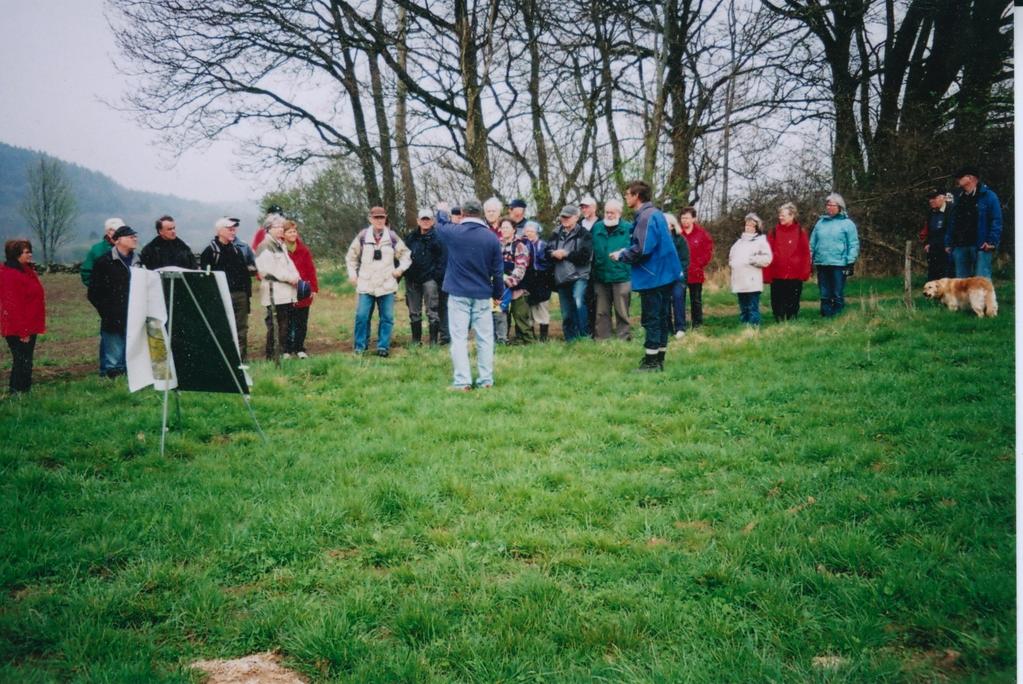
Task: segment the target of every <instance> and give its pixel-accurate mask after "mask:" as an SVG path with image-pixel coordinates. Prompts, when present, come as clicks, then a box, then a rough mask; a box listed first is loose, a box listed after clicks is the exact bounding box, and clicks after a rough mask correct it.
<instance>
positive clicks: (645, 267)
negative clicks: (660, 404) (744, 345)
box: [610, 180, 682, 371]
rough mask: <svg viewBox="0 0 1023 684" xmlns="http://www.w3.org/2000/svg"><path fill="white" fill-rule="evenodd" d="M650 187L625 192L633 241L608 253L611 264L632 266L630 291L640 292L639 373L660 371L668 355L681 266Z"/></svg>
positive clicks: (631, 186) (635, 184)
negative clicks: (674, 288) (633, 223)
mask: <svg viewBox="0 0 1023 684" xmlns="http://www.w3.org/2000/svg"><path fill="white" fill-rule="evenodd" d="M650 196H651V194H650V186H649V185H647V184H646V183H645V182H644V181H638V180H637V181H632V182H631V183H629V185H628V187H627V188H626V189H625V203H626V204H628V205H629V208H631V209H633V210H635V212H636V226H635V228H633V230H632V240H631V243H630V244H629V246H628V247H627V248H625V249H621V250H618V251H617V252H612V253H611V255H610V256H611V259H613V260H614V261H623V262H625V263H627V264H631V265H632V277H631V280H632V289H633V290H635V291H636V292H639V305H640V324H641V325H642V326H643V331H644V332H645V333H646V340H645V341H644V342H643V347H644V354H643V361H642V362H641V363H640V364H639V368H638V370H640V371H663V370H664V354H665V352H667V351H668V327H669V320H670V316H671V290H672V286H673V285H674V284H675V281H676V280H678V274H679V273H680V272H681V271H682V263H681V262H680V261H679V260H678V250H676V249H675V243H674V242H672V240H671V234H670V233H669V232H668V221H667V219H665V218H664V214H663V213H661V210H660V209H658V208H657V207H655V206H654V205H653V203H652V202H651V201H650Z"/></svg>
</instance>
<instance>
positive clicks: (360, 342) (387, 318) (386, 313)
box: [355, 292, 394, 352]
mask: <svg viewBox="0 0 1023 684" xmlns="http://www.w3.org/2000/svg"><path fill="white" fill-rule="evenodd" d="M374 304H376V305H377V306H378V307H380V325H379V326H378V327H377V349H389V348H390V346H391V330H393V329H394V294H393V293H392V294H386V295H381V296H380V297H374V296H373V295H371V294H365V293H364V292H360V293H359V302H358V304H357V306H356V308H355V351H357V352H364V351H366V347H367V346H368V345H369V323H370V319H371V318H372V317H373V305H374Z"/></svg>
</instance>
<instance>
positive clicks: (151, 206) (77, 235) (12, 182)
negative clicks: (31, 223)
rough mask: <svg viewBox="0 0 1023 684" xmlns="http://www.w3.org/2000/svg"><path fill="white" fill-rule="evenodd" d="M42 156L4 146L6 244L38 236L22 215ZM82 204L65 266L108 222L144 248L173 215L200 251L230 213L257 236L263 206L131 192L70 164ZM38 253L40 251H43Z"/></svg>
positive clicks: (0, 166)
mask: <svg viewBox="0 0 1023 684" xmlns="http://www.w3.org/2000/svg"><path fill="white" fill-rule="evenodd" d="M40 156H47V157H51V158H53V157H52V155H45V154H44V153H42V152H36V151H34V150H27V149H24V148H21V147H13V146H11V145H5V144H4V143H0V239H3V240H7V239H10V238H12V237H27V238H29V239H33V238H34V237H35V236H34V235H32V234H31V231H30V230H29V229H28V228H27V227H26V226H25V220H24V219H23V218H22V217H21V214H20V212H19V210H18V207H19V205H20V204H21V201H22V198H23V197H24V196H25V192H26V190H27V189H28V174H27V171H28V168H29V167H30V166H31V165H32V164H34V163H36V162H37V160H38V159H39V157H40ZM58 161H61V163H63V164H64V167H65V169H66V171H67V174H68V177H69V178H70V180H71V184H72V187H73V188H74V191H75V198H76V199H77V200H78V217H77V219H76V220H75V223H74V237H73V238H72V240H71V241H70V242H69V243H68V245H67V246H66V247H65V248H64V250H63V251H62V253H61V254H60V256H59V260H61V261H68V262H71V261H78V260H80V259H81V258H82V257H84V256H85V252H86V251H87V250H88V248H89V246H90V245H92V244H93V243H95V242H96V241H97V240H99V239H100V236H101V235H102V232H103V222H104V221H105V220H107V219H108V218H110V217H111V216H118V217H120V218H122V219H124V222H125V223H127V224H128V225H129V226H131V227H133V228H135V230H137V231H138V232H139V238H140V244H142V245H144V244H145V243H147V242H149V240H151V239H152V238H153V236H154V235H156V232H155V230H154V228H153V223H154V222H155V221H156V218H157V217H158V216H162V215H163V214H170V215H172V216H173V217H174V219H175V221H176V222H177V225H178V236H179V237H180V238H181V239H183V240H184V241H185V242H187V243H188V244H189V246H190V247H192V249H193V250H195V251H196V252H199V251H201V250H202V245H204V244H205V243H206V242H207V241H209V239H210V238H211V237H212V236H213V222H214V221H216V220H217V218H219V217H220V216H224V215H225V214H227V215H229V216H236V217H238V218H240V219H241V220H242V230H241V237H242V238H243V239H246V240H248V239H249V238H250V237H251V236H252V234H253V233H255V232H256V222H257V220H258V216H257V215H258V212H259V206H258V203H257V202H255V201H253V202H251V203H245V202H237V201H234V202H225V203H224V204H212V203H208V202H199V201H196V200H190V199H184V198H182V197H177V196H175V195H161V194H157V193H154V192H142V191H140V190H129V189H128V188H125V187H124V186H122V185H120V184H119V183H117V182H116V181H114V180H113V179H112V178H110V177H109V176H107V175H105V174H102V173H100V172H98V171H93V170H91V169H87V168H85V167H83V166H79V165H77V164H72V163H70V162H64V161H63V160H58ZM37 251H38V250H37Z"/></svg>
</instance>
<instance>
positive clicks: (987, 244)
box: [945, 166, 1002, 280]
mask: <svg viewBox="0 0 1023 684" xmlns="http://www.w3.org/2000/svg"><path fill="white" fill-rule="evenodd" d="M955 178H956V184H957V185H958V186H959V192H957V193H956V194H955V198H954V200H953V202H952V211H951V212H949V215H948V223H947V228H946V230H945V251H946V252H948V253H949V254H951V255H952V262H953V263H954V264H955V274H956V278H968V277H970V276H975V275H976V276H983V277H984V278H987V279H988V280H990V279H991V265H992V262H993V261H994V257H995V250H996V249H998V243H999V241H1000V240H1001V238H1002V205H1001V203H999V201H998V196H997V195H995V193H994V192H993V191H992V190H991V188H989V187H988V186H987V185H985V184H983V183H981V182H980V172H979V171H978V170H977V168H976V167H974V166H964V167H963V168H961V169H959V170H958V171H956V173H955Z"/></svg>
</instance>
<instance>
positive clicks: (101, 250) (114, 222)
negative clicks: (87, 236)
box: [80, 218, 124, 287]
mask: <svg viewBox="0 0 1023 684" xmlns="http://www.w3.org/2000/svg"><path fill="white" fill-rule="evenodd" d="M123 225H124V221H122V220H121V219H119V218H108V219H107V220H106V222H105V223H104V224H103V239H102V240H100V241H99V242H97V243H96V244H94V245H93V246H92V247H90V248H89V253H88V254H86V255H85V260H84V261H82V268H81V273H80V275H81V278H82V283H83V284H84V285H85V286H86V287H89V279H90V278H91V277H92V267H93V264H95V263H96V259H99V258H100V257H101V256H103V255H104V254H106V253H107V252H109V251H110V248H111V247H113V246H114V231H116V230H117V229H118V228H120V227H121V226H123Z"/></svg>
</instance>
